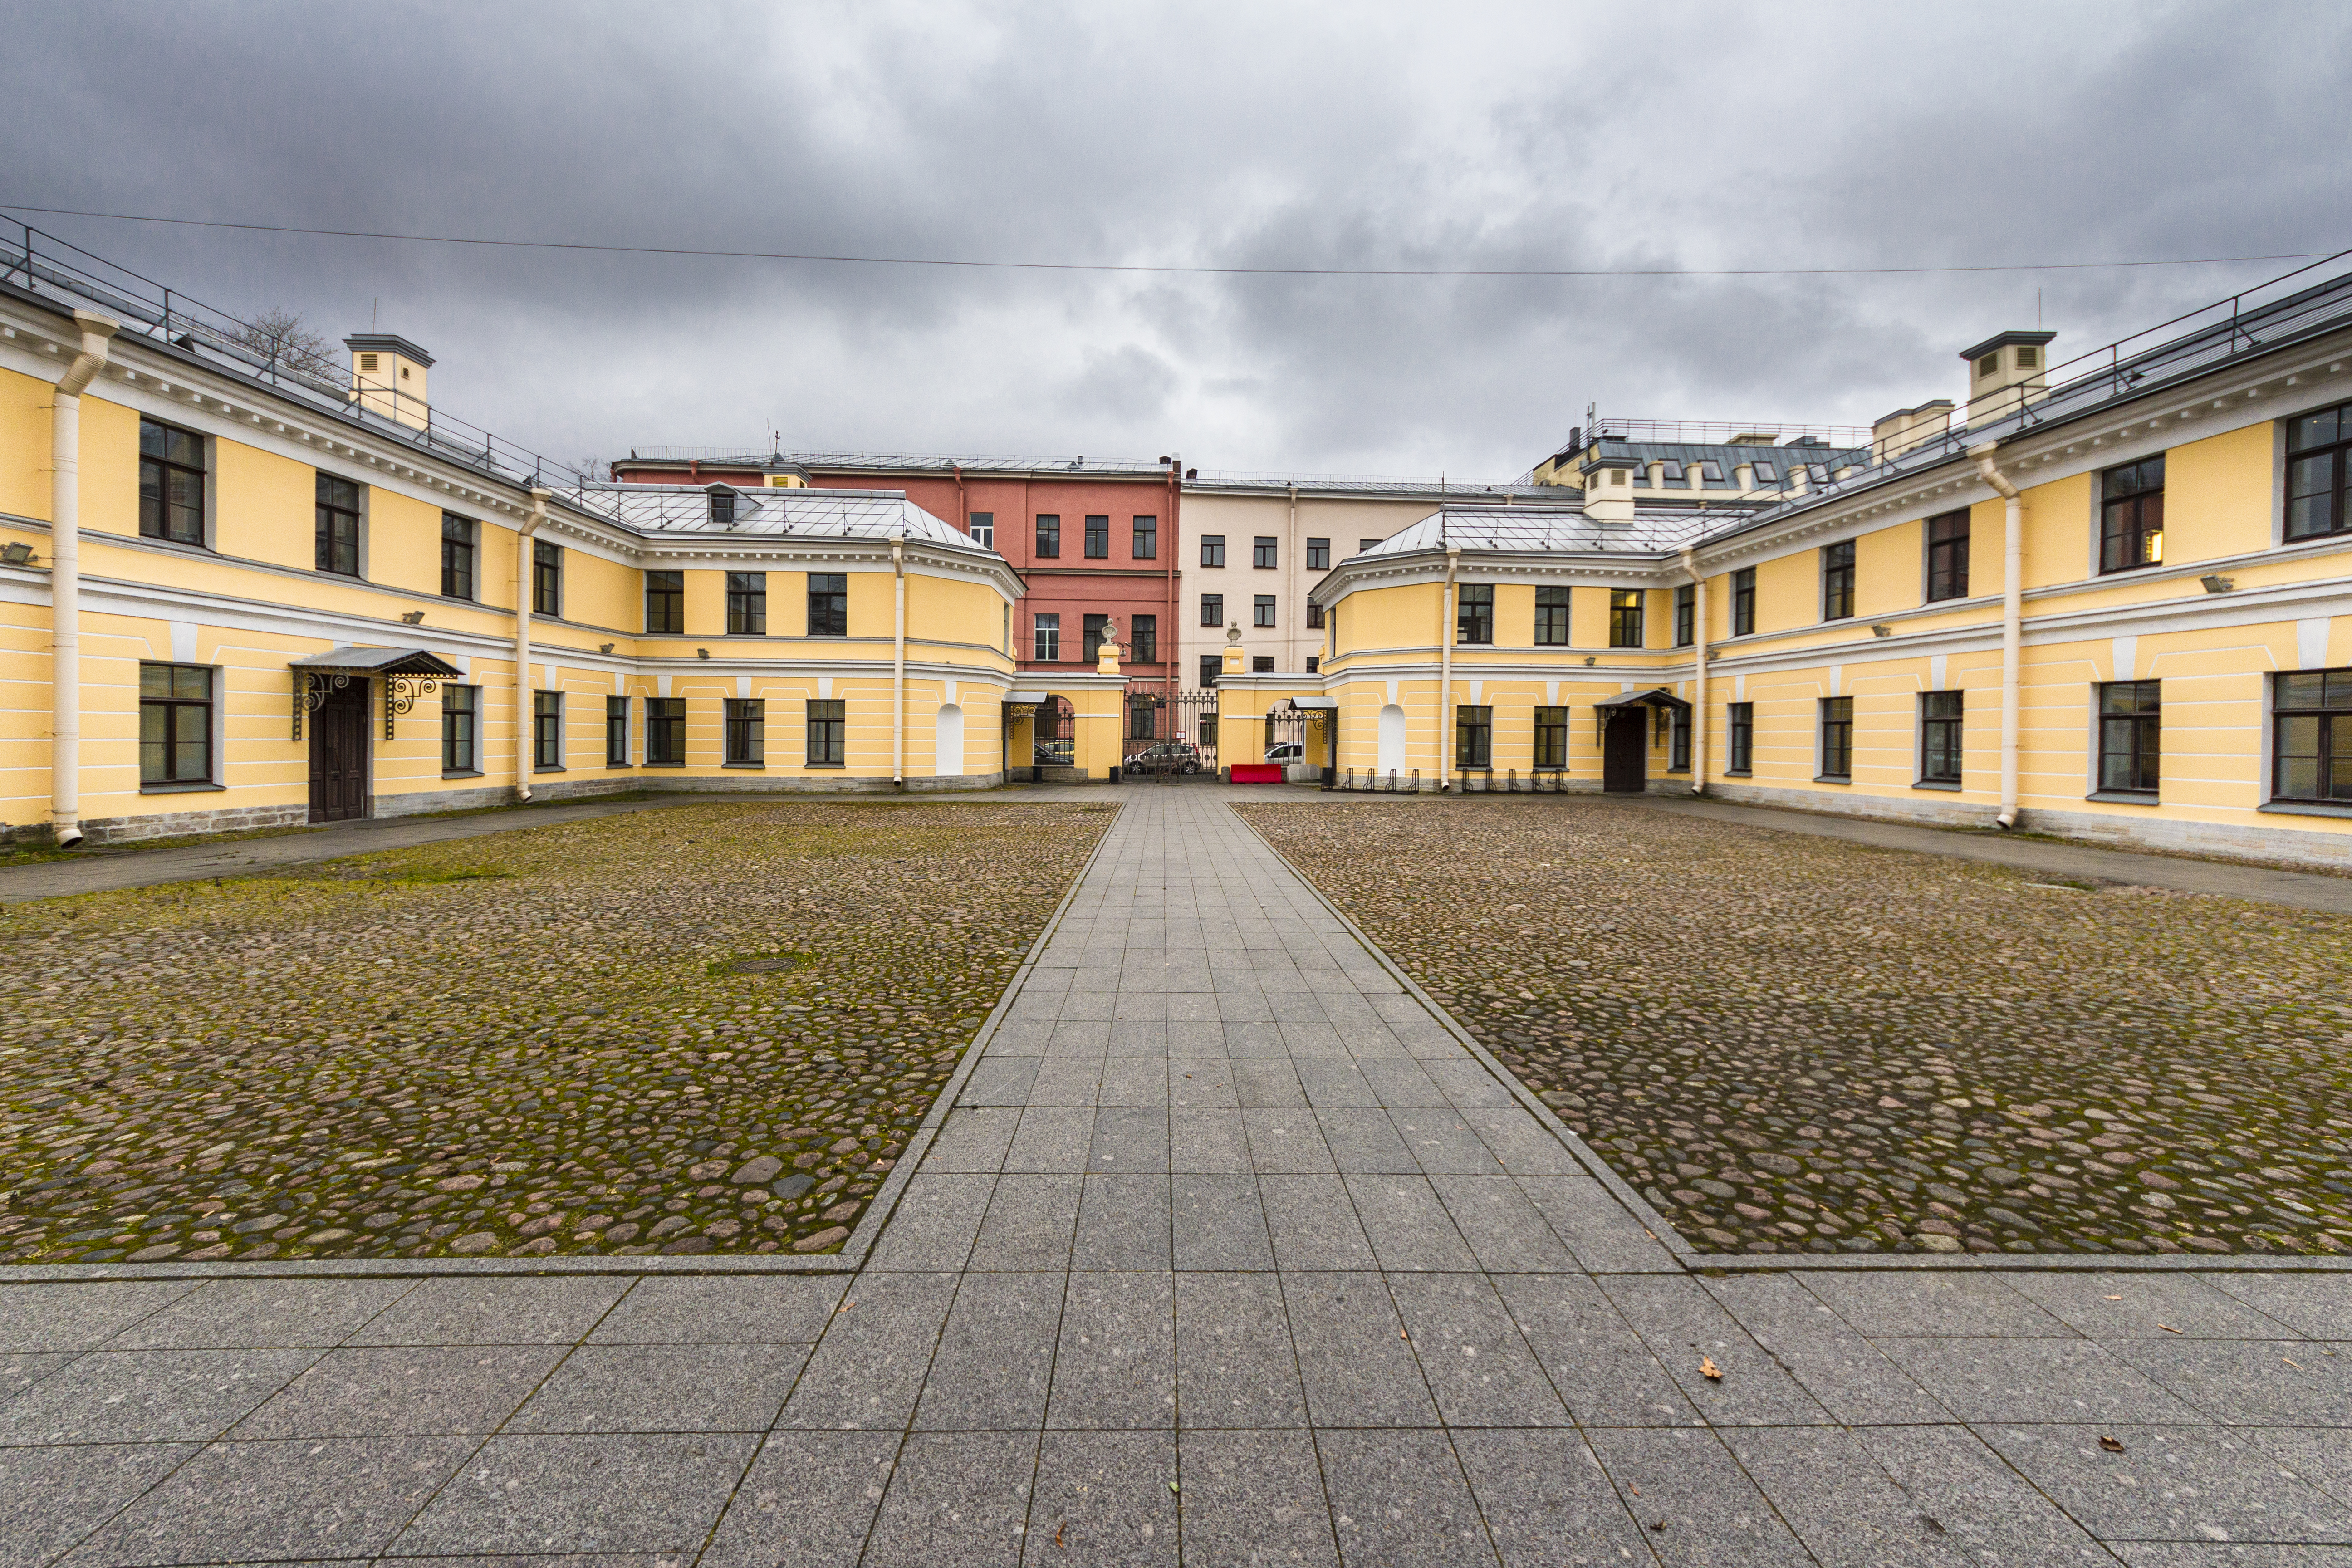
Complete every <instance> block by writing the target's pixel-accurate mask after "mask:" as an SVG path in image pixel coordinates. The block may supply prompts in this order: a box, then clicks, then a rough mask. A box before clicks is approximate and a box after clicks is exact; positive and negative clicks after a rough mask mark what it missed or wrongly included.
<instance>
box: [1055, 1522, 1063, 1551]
mask: <svg viewBox="0 0 2352 1568" xmlns="http://www.w3.org/2000/svg"><path fill="white" fill-rule="evenodd" d="M1054 1544H1055V1545H1056V1546H1059V1545H1060V1544H1062V1526H1061V1525H1060V1524H1056V1525H1055V1526H1054Z"/></svg>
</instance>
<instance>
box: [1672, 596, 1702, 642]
mask: <svg viewBox="0 0 2352 1568" xmlns="http://www.w3.org/2000/svg"><path fill="white" fill-rule="evenodd" d="M1696 641H1698V584H1696V583H1685V584H1683V585H1682V586H1681V587H1679V588H1676V589H1675V647H1690V646H1691V645H1692V644H1694V643H1696Z"/></svg>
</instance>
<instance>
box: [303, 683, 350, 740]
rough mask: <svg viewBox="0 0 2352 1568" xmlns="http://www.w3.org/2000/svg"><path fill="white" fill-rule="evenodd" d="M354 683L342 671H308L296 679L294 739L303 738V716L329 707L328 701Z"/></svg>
mask: <svg viewBox="0 0 2352 1568" xmlns="http://www.w3.org/2000/svg"><path fill="white" fill-rule="evenodd" d="M351 683H352V678H351V676H350V675H349V674H348V673H346V672H345V671H343V670H340V669H306V670H303V671H302V672H301V673H300V674H299V675H297V676H296V677H295V679H294V738H295V739H296V740H298V741H299V740H300V739H301V738H302V715H303V714H305V713H315V712H317V711H318V710H320V709H321V708H323V707H325V706H326V705H327V699H328V698H329V697H331V696H332V695H333V694H334V693H336V692H338V691H341V689H343V688H345V687H347V686H349V685H350V684H351Z"/></svg>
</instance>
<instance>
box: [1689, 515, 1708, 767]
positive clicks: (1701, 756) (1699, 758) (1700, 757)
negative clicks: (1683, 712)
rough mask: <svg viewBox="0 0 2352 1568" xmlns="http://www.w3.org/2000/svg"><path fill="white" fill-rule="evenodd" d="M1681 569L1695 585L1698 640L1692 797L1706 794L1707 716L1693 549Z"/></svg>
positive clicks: (1701, 577)
mask: <svg viewBox="0 0 2352 1568" xmlns="http://www.w3.org/2000/svg"><path fill="white" fill-rule="evenodd" d="M1683 570H1684V571H1685V572H1687V573H1689V574H1690V580H1691V582H1692V583H1693V584H1696V586H1695V587H1694V588H1693V590H1692V593H1693V597H1694V599H1695V600H1696V602H1695V603H1694V604H1693V605H1692V606H1691V618H1692V620H1693V622H1694V623H1695V626H1694V628H1693V629H1694V631H1695V633H1696V637H1697V642H1696V645H1695V649H1696V656H1697V661H1698V668H1697V670H1696V680H1695V682H1694V684H1696V686H1697V688H1698V700H1697V701H1696V702H1695V703H1693V704H1692V707H1693V709H1694V710H1696V717H1695V718H1693V719H1692V721H1691V794H1693V795H1705V794H1706V715H1707V706H1706V574H1705V573H1703V572H1701V571H1700V570H1699V569H1698V552H1696V550H1685V551H1684V552H1683Z"/></svg>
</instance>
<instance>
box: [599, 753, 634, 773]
mask: <svg viewBox="0 0 2352 1568" xmlns="http://www.w3.org/2000/svg"><path fill="white" fill-rule="evenodd" d="M633 765H634V764H633V763H616V762H614V760H613V759H612V758H610V757H606V758H605V759H604V771H605V772H606V773H618V772H620V771H621V770H622V769H624V768H626V767H630V766H633Z"/></svg>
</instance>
